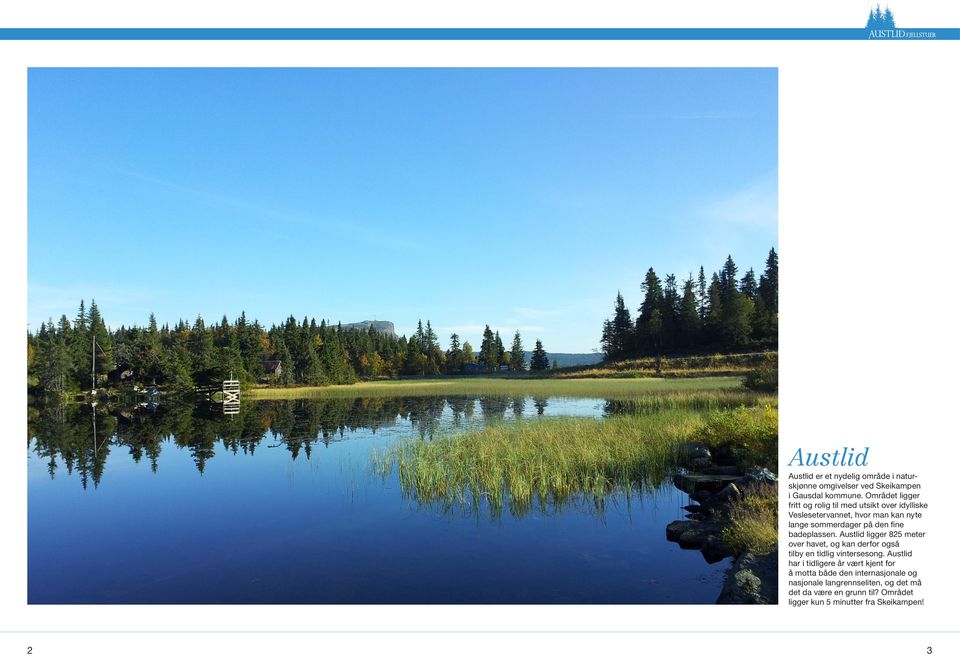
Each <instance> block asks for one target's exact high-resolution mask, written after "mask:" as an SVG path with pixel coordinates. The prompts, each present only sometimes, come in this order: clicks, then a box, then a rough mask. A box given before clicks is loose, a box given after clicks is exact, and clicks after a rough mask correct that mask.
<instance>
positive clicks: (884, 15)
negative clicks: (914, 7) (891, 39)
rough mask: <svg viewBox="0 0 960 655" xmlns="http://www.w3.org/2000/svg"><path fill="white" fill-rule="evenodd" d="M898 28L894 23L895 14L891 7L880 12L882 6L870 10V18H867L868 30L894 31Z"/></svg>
mask: <svg viewBox="0 0 960 655" xmlns="http://www.w3.org/2000/svg"><path fill="white" fill-rule="evenodd" d="M895 27H896V25H895V24H894V22H893V12H892V11H890V7H887V8H886V9H884V10H883V11H880V5H879V4H878V5H877V6H876V7H874V8H873V9H871V10H870V16H869V17H868V18H867V29H868V30H892V29H894V28H895Z"/></svg>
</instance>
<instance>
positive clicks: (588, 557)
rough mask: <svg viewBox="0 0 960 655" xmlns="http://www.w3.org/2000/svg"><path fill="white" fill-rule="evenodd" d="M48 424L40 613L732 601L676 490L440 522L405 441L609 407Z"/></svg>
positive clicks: (32, 463)
mask: <svg viewBox="0 0 960 655" xmlns="http://www.w3.org/2000/svg"><path fill="white" fill-rule="evenodd" d="M218 411H219V408H217V407H216V406H195V405H180V406H178V405H171V404H169V403H164V405H163V406H161V407H158V408H134V409H127V410H121V409H118V408H102V407H101V408H98V409H97V410H96V411H95V412H94V411H92V410H91V408H90V407H88V406H71V407H66V408H60V409H58V410H56V411H43V412H38V411H35V410H31V414H30V434H29V435H28V462H29V492H28V502H29V519H28V520H29V544H28V556H29V562H28V569H29V572H28V593H29V602H30V603H713V602H714V601H715V600H716V598H717V595H718V594H719V591H720V586H721V584H722V580H723V572H724V571H725V569H726V568H727V566H728V564H727V563H726V562H721V563H719V564H713V565H710V564H707V563H706V562H705V561H704V560H703V558H702V556H701V555H700V553H699V552H697V551H684V550H681V549H679V548H678V547H677V545H676V544H673V543H668V542H667V541H666V539H665V526H666V524H667V523H669V522H670V521H672V520H675V519H678V518H683V515H684V513H683V511H682V509H681V507H682V506H683V505H685V504H687V502H688V500H687V497H686V495H685V494H683V493H682V492H680V491H678V490H676V489H675V488H673V486H672V485H670V484H664V485H662V486H661V487H660V488H659V489H643V490H633V491H631V492H619V493H615V494H612V495H611V496H610V497H609V498H608V500H607V502H606V504H605V507H604V509H603V511H602V512H601V511H597V510H596V509H595V508H594V506H593V505H592V504H591V503H583V504H582V506H579V507H578V506H572V507H571V506H566V507H564V508H562V509H559V510H550V509H547V510H546V511H541V510H539V509H534V510H532V511H530V512H527V513H525V514H523V515H522V516H515V515H511V514H510V512H509V511H504V512H502V513H500V514H491V513H489V512H485V511H481V512H480V513H477V512H476V511H474V510H473V509H472V508H453V509H450V508H446V509H445V508H442V507H436V506H429V505H428V506H424V505H422V504H420V503H418V502H417V500H416V498H411V497H409V496H408V495H407V494H405V493H404V492H403V490H402V489H401V488H400V485H399V483H398V481H397V478H396V476H395V474H392V475H390V476H387V477H386V478H383V477H381V476H380V475H378V474H376V473H375V472H374V470H373V467H372V465H371V455H372V452H373V451H374V450H382V449H384V448H388V447H389V446H390V445H391V444H393V443H395V442H396V440H398V439H405V438H416V439H431V438H432V437H433V436H434V435H440V434H448V433H450V432H455V431H462V430H468V429H471V428H476V427H480V426H483V425H484V424H485V423H488V422H495V421H514V420H538V418H539V417H540V416H595V417H600V416H604V415H607V414H610V413H615V412H618V411H624V408H623V407H621V406H619V405H618V404H617V403H615V402H611V401H604V400H602V399H583V398H580V399H567V398H532V397H526V398H523V397H518V398H499V397H498V398H490V397H486V398H468V397H426V398H386V399H384V398H376V399H373V398H355V399H325V400H298V401H269V402H267V401H263V402H254V403H245V404H244V405H243V406H242V408H241V412H240V414H238V415H235V416H223V415H222V413H218Z"/></svg>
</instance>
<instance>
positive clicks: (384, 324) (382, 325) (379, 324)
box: [340, 321, 397, 336]
mask: <svg viewBox="0 0 960 655" xmlns="http://www.w3.org/2000/svg"><path fill="white" fill-rule="evenodd" d="M371 325H372V326H373V329H374V330H376V331H377V332H380V333H381V334H389V335H390V336H396V334H397V333H396V331H394V328H393V323H392V322H391V321H360V322H359V323H344V324H343V325H341V326H340V327H341V328H343V329H344V330H363V331H364V332H366V331H367V330H369V329H370V326H371Z"/></svg>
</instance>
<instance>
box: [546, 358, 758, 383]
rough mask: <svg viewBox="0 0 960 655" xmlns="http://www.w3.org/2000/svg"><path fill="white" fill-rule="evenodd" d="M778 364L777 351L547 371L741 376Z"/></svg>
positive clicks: (587, 374)
mask: <svg viewBox="0 0 960 655" xmlns="http://www.w3.org/2000/svg"><path fill="white" fill-rule="evenodd" d="M764 365H772V366H773V367H776V365H777V353H776V352H764V353H738V354H733V355H694V356H683V357H660V358H657V357H640V358H635V359H623V360H618V361H613V362H603V363H601V364H597V365H594V366H577V367H570V368H562V369H557V370H556V371H550V372H549V375H550V377H553V378H651V377H667V378H696V377H708V376H744V375H747V374H748V373H750V372H751V371H753V370H755V369H756V368H757V367H759V366H764Z"/></svg>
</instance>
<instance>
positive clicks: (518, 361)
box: [510, 330, 526, 371]
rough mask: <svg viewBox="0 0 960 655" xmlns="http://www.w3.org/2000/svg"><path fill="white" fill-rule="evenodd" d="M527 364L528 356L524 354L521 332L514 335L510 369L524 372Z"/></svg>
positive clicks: (518, 331)
mask: <svg viewBox="0 0 960 655" xmlns="http://www.w3.org/2000/svg"><path fill="white" fill-rule="evenodd" d="M525 364H526V355H524V354H523V342H522V341H521V340H520V330H517V331H516V332H515V333H514V335H513V345H512V346H511V348H510V368H511V370H514V371H522V370H523V369H524V365H525Z"/></svg>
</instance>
